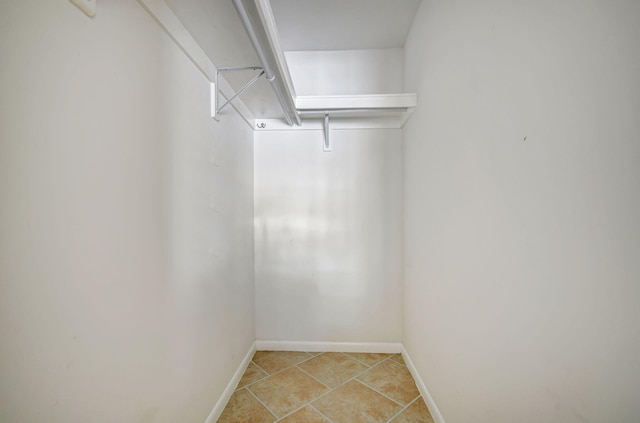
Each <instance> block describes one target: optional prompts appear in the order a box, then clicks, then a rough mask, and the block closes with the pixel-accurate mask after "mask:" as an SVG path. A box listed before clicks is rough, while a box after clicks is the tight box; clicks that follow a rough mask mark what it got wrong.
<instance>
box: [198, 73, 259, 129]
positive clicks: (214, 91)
mask: <svg viewBox="0 0 640 423" xmlns="http://www.w3.org/2000/svg"><path fill="white" fill-rule="evenodd" d="M248 70H253V71H256V70H259V71H260V73H259V74H257V75H256V76H254V77H253V78H251V80H250V81H249V82H247V83H246V84H244V85H243V86H242V88H240V89H239V90H238V92H237V93H235V94H234V95H232V96H231V97H229V99H228V100H227V101H225V102H224V104H222V105H219V104H220V100H219V99H220V84H218V76H219V75H220V73H221V72H231V71H248ZM262 75H264V69H263V68H262V67H260V66H242V67H226V68H217V69H216V74H215V76H214V81H213V82H212V83H211V117H212V118H214V119H216V120H218V119H219V118H218V115H219V114H220V112H221V111H222V109H224V107H225V106H226V105H227V104H229V103H231V102H232V101H233V100H234V99H235V98H236V97H238V96H239V95H240V94H242V93H243V92H245V91H246V90H247V89H248V88H249V87H250V86H252V85H253V84H254V83H255V82H256V81H257V80H258V79H259V78H260V77H261V76H262Z"/></svg>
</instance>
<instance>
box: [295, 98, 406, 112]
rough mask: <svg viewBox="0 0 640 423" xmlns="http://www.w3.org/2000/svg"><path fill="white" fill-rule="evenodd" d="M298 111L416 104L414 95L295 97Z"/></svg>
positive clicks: (373, 108) (394, 107)
mask: <svg viewBox="0 0 640 423" xmlns="http://www.w3.org/2000/svg"><path fill="white" fill-rule="evenodd" d="M295 103H296V109H298V110H299V111H302V110H305V111H324V110H329V111H331V110H344V109H367V110H368V109H370V110H371V111H375V109H384V110H391V109H400V110H399V111H400V112H402V111H404V110H402V109H408V108H412V107H415V106H416V104H417V95H416V94H368V95H319V96H297V97H296V100H295Z"/></svg>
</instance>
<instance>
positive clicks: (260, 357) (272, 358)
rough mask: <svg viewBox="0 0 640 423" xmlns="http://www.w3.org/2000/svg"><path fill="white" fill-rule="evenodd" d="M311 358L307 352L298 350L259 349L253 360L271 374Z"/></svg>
mask: <svg viewBox="0 0 640 423" xmlns="http://www.w3.org/2000/svg"><path fill="white" fill-rule="evenodd" d="M308 358H311V355H309V354H307V353H306V352H297V351H257V352H256V353H255V355H254V356H253V360H252V361H253V362H254V363H256V364H257V365H258V366H260V368H261V369H263V370H264V371H265V372H267V373H269V374H270V375H272V374H274V373H277V372H279V371H280V370H284V369H286V368H288V367H291V366H295V365H296V364H298V363H300V362H301V361H304V360H306V359H308Z"/></svg>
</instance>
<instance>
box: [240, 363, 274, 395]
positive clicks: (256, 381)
mask: <svg viewBox="0 0 640 423" xmlns="http://www.w3.org/2000/svg"><path fill="white" fill-rule="evenodd" d="M252 363H253V364H254V365H255V366H256V367H257V368H258V369H260V370H262V371H263V372H264V373H265V374H266V376H263V377H261V378H260V379H258V380H254V381H253V382H251V383H247V384H246V385H244V386H243V387H242V388H237V389H236V391H239V390H240V389H243V388H248V387H249V386H251V385H254V384H256V383H258V382H260V381H261V380H265V379H266V378H268V377H269V376H270V375H269V373H267V372H266V371H265V370H264V369H263V368H262V367H260V366H258V365H257V364H256V363H254V362H253V361H252V362H251V363H249V366H250V365H251V364H252ZM249 366H247V369H248V368H249ZM244 373H247V371H246V370H245V371H244ZM242 376H244V374H243V375H242Z"/></svg>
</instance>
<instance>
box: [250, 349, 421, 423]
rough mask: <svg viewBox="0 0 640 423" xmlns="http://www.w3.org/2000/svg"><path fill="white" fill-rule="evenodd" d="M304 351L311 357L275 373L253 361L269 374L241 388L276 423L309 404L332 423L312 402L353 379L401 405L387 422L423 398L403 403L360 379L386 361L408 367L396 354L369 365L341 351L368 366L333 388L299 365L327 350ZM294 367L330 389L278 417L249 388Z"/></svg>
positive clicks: (419, 396)
mask: <svg viewBox="0 0 640 423" xmlns="http://www.w3.org/2000/svg"><path fill="white" fill-rule="evenodd" d="M304 352H305V353H306V354H307V355H309V356H310V357H309V358H307V359H305V360H302V361H300V362H298V363H296V364H294V365H292V366H289V367H286V368H284V369H282V370H279V371H278V372H276V373H273V374H269V373H268V372H267V371H266V370H264V369H263V368H262V367H260V366H259V365H258V364H256V363H255V362H254V361H253V360H252V361H251V363H253V364H254V365H255V366H256V367H258V368H259V369H260V370H262V371H263V372H264V373H265V374H267V376H265V377H263V378H261V379H259V380H256V381H255V382H252V383H250V384H247V385H245V386H244V387H242V388H241V389H246V390H247V391H248V392H249V393H250V394H251V395H252V396H253V397H254V398H255V399H256V400H257V401H258V402H259V403H260V404H262V405H263V406H264V407H265V408H266V409H267V410H269V412H270V413H271V414H273V415H274V416H275V418H276V420H275V422H274V423H278V422H280V421H281V420H283V419H285V418H286V417H288V416H290V415H291V414H294V413H296V412H298V411H300V410H301V409H303V408H304V407H307V406H308V407H311V408H312V409H314V410H315V411H317V412H318V413H319V414H320V415H322V416H323V417H325V418H326V419H328V420H329V421H330V422H331V423H333V421H332V420H331V419H330V418H329V417H328V416H326V415H325V414H324V413H322V412H321V411H320V410H318V409H317V408H316V407H314V406H313V405H312V404H311V403H312V402H314V401H317V400H319V399H320V398H322V397H324V396H326V395H329V394H331V393H332V392H334V391H335V390H337V389H338V388H340V387H342V386H344V385H346V384H347V383H349V382H351V381H355V382H358V383H360V384H362V385H363V386H365V387H367V388H369V389H371V390H372V391H374V392H375V393H377V394H380V395H382V396H383V397H385V398H387V399H388V400H390V401H392V402H393V403H394V404H397V405H399V406H400V407H401V408H400V410H399V411H398V412H396V413H395V414H393V415H392V416H391V417H390V418H389V419H388V420H387V421H386V423H390V422H391V421H392V420H393V419H395V418H396V417H397V416H398V415H400V414H402V413H403V412H404V411H405V410H406V409H407V408H408V407H409V406H411V405H412V404H413V403H414V402H416V401H417V400H418V399H419V398H421V397H422V395H420V394H419V395H418V396H417V397H415V398H414V399H413V400H411V401H409V403H408V404H407V405H402V404H401V403H399V402H398V401H396V400H394V399H393V398H391V397H389V396H388V395H386V394H385V393H383V392H380V391H379V390H378V389H376V388H374V387H372V386H369V385H368V384H367V383H365V382H363V381H362V380H360V379H358V377H360V376H362V375H364V374H365V373H367V372H369V371H370V370H372V369H374V368H375V367H378V366H380V365H381V364H383V363H384V362H385V361H393V362H394V363H395V364H399V365H401V366H403V367H407V366H406V365H403V364H402V363H398V362H397V361H396V360H394V359H393V358H392V357H393V356H394V354H390V355H389V356H388V357H386V358H384V359H382V360H380V361H379V362H378V363H375V364H373V365H369V364H367V363H363V362H361V361H360V360H358V359H356V358H354V357H351V356H350V355H349V354H347V353H344V352H339V353H340V354H342V355H344V356H346V357H348V358H350V359H352V360H354V361H356V362H358V363H360V364H362V365H364V366H366V367H367V368H366V369H365V370H363V371H362V372H360V373H357V374H356V375H354V376H352V377H350V378H349V379H347V380H345V381H344V382H342V383H341V384H339V385H338V386H336V387H335V388H331V387H330V386H328V385H327V384H325V383H324V382H322V381H320V380H319V379H317V378H316V377H315V376H313V375H311V374H310V373H308V372H306V371H305V370H304V369H302V368H301V367H299V366H300V364H303V363H305V362H307V361H309V360H312V359H314V358H316V357H319V356H321V355H323V354H325V352H321V353H320V354H318V355H315V356H314V355H311V354H309V352H307V351H304ZM294 367H295V368H296V369H298V370H300V371H301V372H303V373H304V374H306V375H307V376H309V377H311V378H312V379H313V380H315V381H317V382H318V383H320V384H321V385H322V386H325V387H326V388H327V389H328V391H327V392H325V393H323V394H322V395H320V396H318V397H316V398H313V399H312V400H310V401H307V402H305V403H304V404H302V405H301V406H300V407H298V408H296V409H295V410H293V411H291V412H290V413H288V414H286V415H284V416H282V417H278V415H277V414H276V413H275V412H274V411H273V410H271V409H270V408H269V407H268V406H267V405H266V404H265V403H264V402H262V401H261V400H260V398H258V397H257V396H256V394H254V393H253V391H251V389H249V388H250V386H252V385H254V384H256V383H258V382H260V381H263V380H265V379H267V378H269V377H272V376H275V375H277V374H279V373H282V372H284V371H285V370H289V369H292V368H294ZM411 379H412V381H413V382H414V383H415V380H414V379H413V375H411ZM241 389H238V391H239V390H241Z"/></svg>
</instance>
